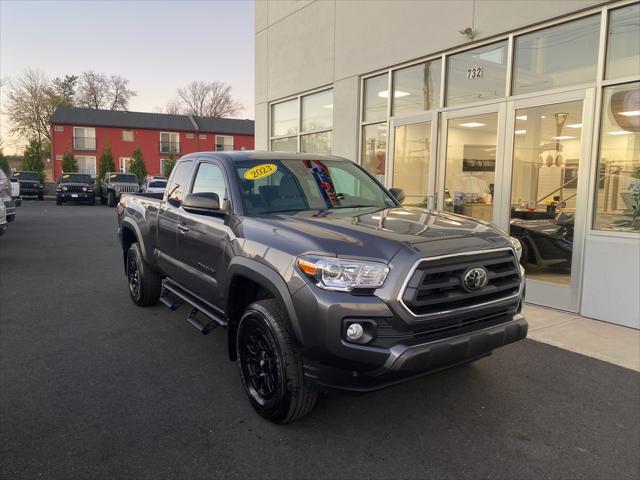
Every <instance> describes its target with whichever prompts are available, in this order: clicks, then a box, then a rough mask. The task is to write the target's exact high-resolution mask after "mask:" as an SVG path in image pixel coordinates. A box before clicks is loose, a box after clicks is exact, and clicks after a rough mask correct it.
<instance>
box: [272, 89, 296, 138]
mask: <svg viewBox="0 0 640 480" xmlns="http://www.w3.org/2000/svg"><path fill="white" fill-rule="evenodd" d="M298 123H299V122H298V99H297V98H296V99H293V100H289V101H287V102H282V103H276V104H274V105H271V136H272V137H279V136H283V135H296V134H297V133H298Z"/></svg>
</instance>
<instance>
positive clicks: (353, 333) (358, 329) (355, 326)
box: [347, 323, 364, 340]
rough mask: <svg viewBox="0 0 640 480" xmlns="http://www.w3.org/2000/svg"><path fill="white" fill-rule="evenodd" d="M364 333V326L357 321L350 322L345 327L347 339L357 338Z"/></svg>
mask: <svg viewBox="0 0 640 480" xmlns="http://www.w3.org/2000/svg"><path fill="white" fill-rule="evenodd" d="M363 334H364V328H362V325H360V324H359V323H352V324H351V325H349V328H347V338H348V339H349V340H359V339H360V338H361V337H362V335H363Z"/></svg>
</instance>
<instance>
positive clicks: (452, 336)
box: [292, 284, 528, 392]
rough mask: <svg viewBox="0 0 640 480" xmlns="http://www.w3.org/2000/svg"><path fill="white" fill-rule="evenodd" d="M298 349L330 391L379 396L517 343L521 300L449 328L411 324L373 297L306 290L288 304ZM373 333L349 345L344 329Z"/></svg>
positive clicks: (311, 376)
mask: <svg viewBox="0 0 640 480" xmlns="http://www.w3.org/2000/svg"><path fill="white" fill-rule="evenodd" d="M292 300H293V304H294V305H293V306H294V308H295V311H296V316H297V317H298V323H299V328H298V331H299V332H300V333H301V337H302V338H300V343H301V344H302V345H303V348H302V354H303V358H304V374H305V376H306V377H307V379H308V380H310V381H311V382H313V383H314V384H316V385H318V386H320V387H324V388H327V389H338V390H345V391H352V392H368V391H373V390H378V389H380V388H384V387H387V386H390V385H394V384H396V383H401V382H404V381H407V380H410V379H412V378H415V377H419V376H422V375H425V374H428V373H433V372H437V371H439V370H444V369H446V368H450V367H453V366H455V365H459V364H462V363H466V362H469V361H472V360H475V359H478V358H481V357H484V356H487V355H490V354H491V352H492V351H493V350H495V349H496V348H499V347H502V346H504V345H507V344H509V343H513V342H516V341H518V340H522V339H523V338H525V337H526V335H527V329H528V326H527V321H526V319H525V318H524V316H523V315H522V314H521V313H520V308H521V302H522V297H520V298H519V299H517V301H515V302H514V303H511V304H510V305H507V306H504V305H500V306H497V307H496V306H492V307H485V308H478V309H476V310H475V311H474V312H472V313H468V314H466V315H464V316H462V317H460V318H456V321H455V322H449V324H448V325H447V326H446V327H443V326H442V325H441V322H438V319H433V320H429V321H425V322H422V323H421V324H419V325H418V324H411V323H409V322H407V321H406V320H405V319H403V318H402V317H401V316H399V315H398V314H397V312H396V311H394V309H392V308H390V307H389V306H388V305H387V303H385V301H383V300H382V299H380V298H378V297H376V296H373V295H364V296H358V295H349V294H345V293H343V292H329V291H326V290H321V289H319V288H317V287H315V286H314V285H309V284H307V285H306V286H304V287H302V288H301V289H300V290H298V291H297V292H296V293H295V294H294V295H293V296H292ZM352 322H359V323H363V324H364V323H366V322H370V323H372V324H373V325H375V332H376V335H375V339H374V340H373V341H371V342H370V343H367V344H358V343H352V342H349V341H347V340H346V339H345V338H346V337H345V335H344V332H345V326H346V325H348V324H349V323H352Z"/></svg>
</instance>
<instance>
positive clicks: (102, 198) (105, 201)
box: [100, 195, 107, 205]
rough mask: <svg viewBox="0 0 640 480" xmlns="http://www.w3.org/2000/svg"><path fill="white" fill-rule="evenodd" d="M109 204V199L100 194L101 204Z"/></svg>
mask: <svg viewBox="0 0 640 480" xmlns="http://www.w3.org/2000/svg"><path fill="white" fill-rule="evenodd" d="M106 204H107V199H106V198H104V197H103V196H102V195H100V205H106Z"/></svg>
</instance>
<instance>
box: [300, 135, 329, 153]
mask: <svg viewBox="0 0 640 480" xmlns="http://www.w3.org/2000/svg"><path fill="white" fill-rule="evenodd" d="M331 133H332V132H320V133H310V134H308V135H301V136H300V151H301V152H305V153H319V154H321V155H331Z"/></svg>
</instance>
